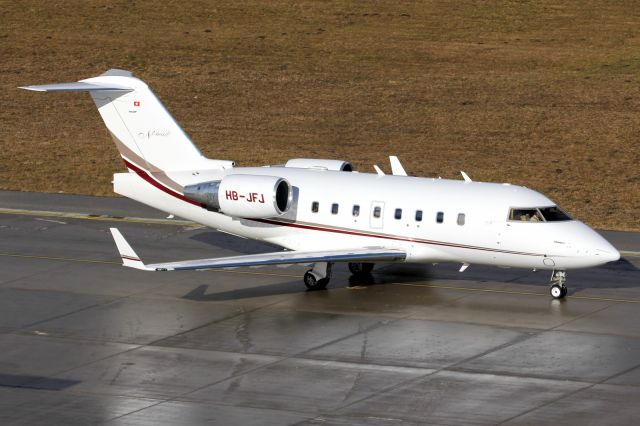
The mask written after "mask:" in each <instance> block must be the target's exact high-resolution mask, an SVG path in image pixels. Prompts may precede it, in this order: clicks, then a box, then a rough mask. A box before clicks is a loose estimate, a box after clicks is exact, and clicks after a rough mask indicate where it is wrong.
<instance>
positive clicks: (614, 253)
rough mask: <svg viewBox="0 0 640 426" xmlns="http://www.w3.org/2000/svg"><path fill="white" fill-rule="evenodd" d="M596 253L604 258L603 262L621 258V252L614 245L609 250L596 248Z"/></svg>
mask: <svg viewBox="0 0 640 426" xmlns="http://www.w3.org/2000/svg"><path fill="white" fill-rule="evenodd" d="M595 255H596V256H598V257H600V258H602V261H603V262H615V261H617V260H620V252H619V251H618V250H616V249H615V248H614V247H611V248H609V249H608V250H603V249H596V251H595Z"/></svg>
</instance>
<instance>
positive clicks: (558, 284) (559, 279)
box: [549, 271, 568, 299]
mask: <svg viewBox="0 0 640 426" xmlns="http://www.w3.org/2000/svg"><path fill="white" fill-rule="evenodd" d="M565 281H567V273H566V272H565V271H553V272H552V273H551V287H550V288H549V293H551V297H553V298H554V299H562V298H563V297H565V296H566V295H567V292H568V290H567V286H565V285H564V283H565Z"/></svg>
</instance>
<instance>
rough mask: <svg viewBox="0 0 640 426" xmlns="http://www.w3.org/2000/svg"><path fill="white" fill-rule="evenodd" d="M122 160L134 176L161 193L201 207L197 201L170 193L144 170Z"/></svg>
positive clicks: (176, 193) (170, 191)
mask: <svg viewBox="0 0 640 426" xmlns="http://www.w3.org/2000/svg"><path fill="white" fill-rule="evenodd" d="M122 159H123V160H124V164H126V166H127V167H128V168H130V169H131V170H133V171H134V172H136V174H137V175H138V176H140V177H141V178H142V179H144V180H146V181H147V182H149V183H150V184H151V185H153V186H155V187H156V188H158V189H160V190H161V191H164V192H166V193H167V194H169V195H172V196H174V197H176V198H178V199H180V200H182V201H186V202H187V203H189V204H193V205H194V206H198V207H202V204H201V203H199V202H197V201H193V200H191V199H189V198H187V197H185V196H184V195H182V194H180V193H178V192H175V191H172V190H171V189H169V188H167V187H166V186H164V185H162V184H161V183H160V182H158V181H157V180H156V179H154V178H153V176H151V175H150V174H149V173H148V172H147V171H146V170H143V169H141V168H140V167H138V166H136V165H135V164H133V163H131V162H130V161H129V160H127V159H126V158H124V157H123V158H122Z"/></svg>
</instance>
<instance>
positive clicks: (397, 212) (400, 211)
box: [394, 209, 402, 220]
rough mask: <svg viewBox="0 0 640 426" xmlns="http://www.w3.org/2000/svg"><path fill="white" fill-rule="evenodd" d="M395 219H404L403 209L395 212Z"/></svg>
mask: <svg viewBox="0 0 640 426" xmlns="http://www.w3.org/2000/svg"><path fill="white" fill-rule="evenodd" d="M394 217H395V218H396V219H398V220H399V219H402V209H396V212H395V214H394Z"/></svg>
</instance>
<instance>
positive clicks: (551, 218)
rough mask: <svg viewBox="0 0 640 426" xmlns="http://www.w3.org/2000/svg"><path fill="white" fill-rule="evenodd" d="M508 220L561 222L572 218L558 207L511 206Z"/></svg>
mask: <svg viewBox="0 0 640 426" xmlns="http://www.w3.org/2000/svg"><path fill="white" fill-rule="evenodd" d="M509 220H514V221H519V222H561V221H566V220H572V219H571V217H569V215H568V214H566V213H565V212H564V211H562V209H560V207H558V206H550V207H528V208H515V207H514V208H511V209H510V210H509Z"/></svg>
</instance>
